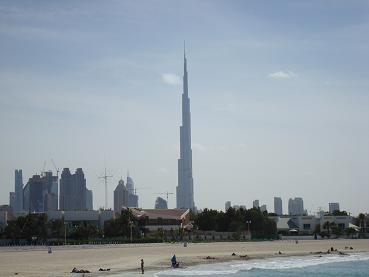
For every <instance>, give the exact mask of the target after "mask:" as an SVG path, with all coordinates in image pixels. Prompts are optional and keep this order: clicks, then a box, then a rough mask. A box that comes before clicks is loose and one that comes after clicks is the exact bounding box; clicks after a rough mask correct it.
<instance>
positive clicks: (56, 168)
mask: <svg viewBox="0 0 369 277" xmlns="http://www.w3.org/2000/svg"><path fill="white" fill-rule="evenodd" d="M51 163H52V164H53V166H54V168H55V170H56V177H57V178H58V181H59V172H60V170H59V168H58V167H57V166H56V165H55V162H54V160H53V159H51Z"/></svg>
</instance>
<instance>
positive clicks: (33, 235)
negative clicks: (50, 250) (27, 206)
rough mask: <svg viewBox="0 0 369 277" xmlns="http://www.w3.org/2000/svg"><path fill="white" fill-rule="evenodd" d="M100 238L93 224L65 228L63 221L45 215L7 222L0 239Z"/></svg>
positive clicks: (32, 215)
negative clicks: (50, 218) (49, 218)
mask: <svg viewBox="0 0 369 277" xmlns="http://www.w3.org/2000/svg"><path fill="white" fill-rule="evenodd" d="M99 236H102V232H101V231H100V230H99V229H98V228H97V227H96V226H95V225H93V224H89V223H86V222H80V224H78V225H74V226H66V225H65V224H64V219H55V220H48V219H47V215H46V214H28V215H27V216H19V217H18V218H17V219H15V220H10V221H8V225H7V226H6V228H5V229H4V231H3V232H2V233H0V238H5V239H10V240H13V241H16V240H26V241H28V242H29V243H30V242H35V241H37V242H45V241H46V240H50V239H57V240H63V239H65V238H68V239H75V240H80V239H90V238H96V237H99Z"/></svg>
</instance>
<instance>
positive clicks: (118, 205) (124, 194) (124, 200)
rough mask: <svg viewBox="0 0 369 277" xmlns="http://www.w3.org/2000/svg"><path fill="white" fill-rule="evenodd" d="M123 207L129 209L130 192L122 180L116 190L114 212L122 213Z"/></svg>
mask: <svg viewBox="0 0 369 277" xmlns="http://www.w3.org/2000/svg"><path fill="white" fill-rule="evenodd" d="M123 207H128V190H127V188H126V186H125V185H124V181H123V180H122V179H120V180H119V182H118V185H117V187H116V188H115V190H114V212H116V213H120V212H121V210H122V208H123Z"/></svg>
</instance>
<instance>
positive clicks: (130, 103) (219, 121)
mask: <svg viewBox="0 0 369 277" xmlns="http://www.w3.org/2000/svg"><path fill="white" fill-rule="evenodd" d="M282 2H283V6H282V5H280V4H279V2H278V3H277V2H268V3H267V4H266V3H265V2H263V3H262V2H261V1H247V2H246V1H232V2H228V1H227V2H226V1H201V2H197V1H187V2H182V3H179V2H173V1H155V2H154V1H143V2H140V3H139V2H120V1H110V2H104V3H102V2H97V1H78V2H77V1H73V2H72V1H70V2H49V1H39V2H32V3H30V2H28V1H18V2H14V1H1V3H0V42H1V43H0V60H1V63H0V128H1V136H0V153H1V155H0V204H2V203H8V201H9V191H12V190H13V189H14V169H17V168H21V169H23V179H24V183H26V182H27V180H28V178H30V177H31V176H32V175H34V174H36V173H40V171H41V170H42V169H43V168H44V161H46V162H47V163H46V168H45V169H50V170H53V171H54V166H53V165H52V163H51V161H50V160H51V159H53V160H54V161H55V163H56V165H57V167H59V168H60V169H62V168H64V167H69V168H70V169H71V170H72V171H74V170H75V169H76V168H79V167H81V168H83V171H84V173H85V175H86V180H87V186H88V187H89V188H90V189H92V190H93V192H94V208H98V207H101V206H103V205H104V204H103V203H104V186H103V182H102V181H101V179H98V177H99V176H102V175H103V174H104V168H105V166H106V168H107V170H108V174H109V175H113V176H114V177H113V178H111V179H110V180H109V199H108V202H109V207H112V203H113V199H112V198H113V193H112V192H113V189H114V188H115V186H116V185H117V184H118V181H119V179H120V178H121V177H123V178H124V179H125V177H126V175H127V171H129V173H130V176H132V178H133V179H134V180H135V186H136V187H137V188H138V190H137V193H138V194H139V197H140V202H139V203H140V206H142V207H146V208H152V207H153V205H154V201H155V198H156V197H157V196H158V193H161V192H165V191H169V192H173V193H175V190H176V186H177V173H178V169H177V160H178V158H179V126H180V125H181V93H182V75H183V41H184V40H186V52H187V61H188V74H189V77H188V78H189V96H190V98H191V115H192V150H193V177H194V190H195V191H194V196H195V203H196V206H197V207H198V208H200V209H202V208H205V207H208V208H216V209H224V202H225V201H227V200H231V201H232V204H238V205H246V207H247V208H250V207H251V206H252V201H253V200H254V199H259V200H260V203H261V204H267V207H268V210H270V211H273V197H274V196H281V197H282V199H283V208H284V210H285V211H286V210H287V200H288V198H290V197H296V196H298V197H302V198H303V199H304V206H305V208H306V209H307V210H308V211H309V213H310V212H311V213H314V212H316V210H317V208H318V207H322V208H323V209H325V210H327V208H328V202H339V203H340V208H341V209H342V210H347V211H348V212H351V213H354V214H357V213H359V212H363V211H368V204H367V195H369V184H368V180H369V171H368V168H369V144H368V141H369V109H368V106H369V94H368V91H369V81H368V80H369V78H368V77H369V76H368V74H369V59H368V57H369V48H368V43H369V38H368V36H367V34H368V33H369V3H368V2H367V1H355V2H353V1H350V2H348V1H324V2H322V1H309V2H307V1H306V2H302V1H300V2H296V1H282ZM195 3H196V5H194V4H195ZM140 188H142V190H140ZM209 196H211V197H209ZM175 202H176V201H175V198H174V195H172V196H171V197H169V207H175Z"/></svg>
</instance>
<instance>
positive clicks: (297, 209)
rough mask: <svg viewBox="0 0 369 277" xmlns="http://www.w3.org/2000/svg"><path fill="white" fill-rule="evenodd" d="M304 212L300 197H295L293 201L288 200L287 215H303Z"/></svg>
mask: <svg viewBox="0 0 369 277" xmlns="http://www.w3.org/2000/svg"><path fill="white" fill-rule="evenodd" d="M305 213H306V212H305V210H304V201H303V200H302V198H301V197H296V198H295V199H292V198H290V199H289V200H288V214H289V215H304V214H305Z"/></svg>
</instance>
